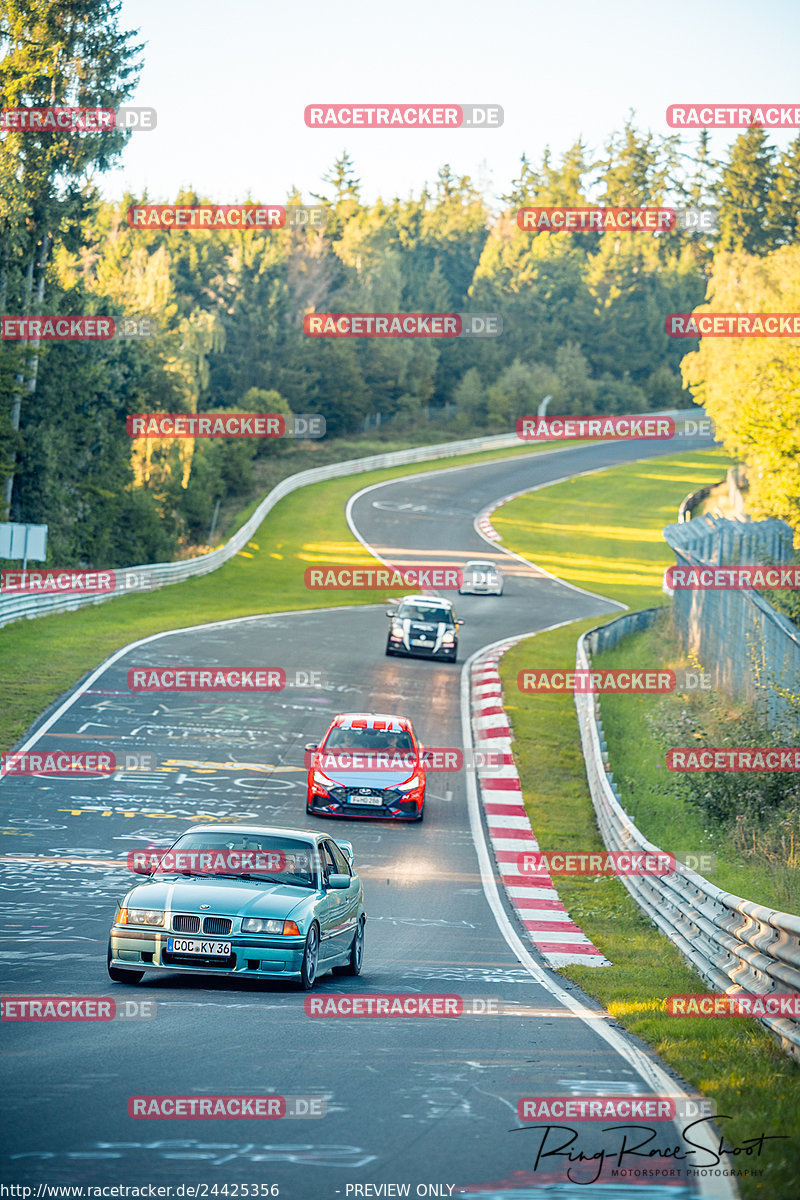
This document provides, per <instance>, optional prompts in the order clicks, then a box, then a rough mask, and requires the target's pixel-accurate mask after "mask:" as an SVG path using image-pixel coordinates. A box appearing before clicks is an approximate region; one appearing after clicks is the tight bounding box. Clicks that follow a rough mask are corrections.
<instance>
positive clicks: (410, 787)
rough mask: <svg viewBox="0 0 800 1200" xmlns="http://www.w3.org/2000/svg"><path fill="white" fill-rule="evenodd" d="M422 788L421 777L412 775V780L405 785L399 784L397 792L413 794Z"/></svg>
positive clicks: (408, 780)
mask: <svg viewBox="0 0 800 1200" xmlns="http://www.w3.org/2000/svg"><path fill="white" fill-rule="evenodd" d="M421 787H422V780H421V779H420V777H419V775H412V776H411V778H410V779H407V780H406V782H405V783H399V784H398V785H397V790H398V792H413V791H414V789H415V788H421Z"/></svg>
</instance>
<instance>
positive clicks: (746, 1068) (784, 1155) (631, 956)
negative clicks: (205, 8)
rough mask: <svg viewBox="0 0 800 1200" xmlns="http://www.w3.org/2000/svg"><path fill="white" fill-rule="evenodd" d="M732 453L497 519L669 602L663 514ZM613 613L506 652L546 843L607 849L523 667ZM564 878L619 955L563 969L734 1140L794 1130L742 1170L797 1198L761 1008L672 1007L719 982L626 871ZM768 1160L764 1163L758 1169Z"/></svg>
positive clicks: (787, 1098)
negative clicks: (632, 885) (711, 1108)
mask: <svg viewBox="0 0 800 1200" xmlns="http://www.w3.org/2000/svg"><path fill="white" fill-rule="evenodd" d="M726 465H727V460H726V459H725V458H724V456H723V455H722V454H720V453H719V452H707V453H706V452H704V453H700V454H688V455H681V456H676V457H674V458H669V459H661V460H659V461H658V462H657V463H652V462H649V463H631V464H627V465H625V466H622V467H616V468H612V469H611V470H608V471H605V472H603V473H602V474H599V475H595V476H585V477H583V478H579V479H574V480H571V481H569V482H566V483H563V484H555V485H553V486H552V487H549V488H545V489H542V490H541V491H539V492H535V493H532V494H531V495H529V496H523V497H520V498H519V499H518V500H514V501H511V502H510V503H509V504H507V505H505V506H504V507H503V508H502V509H499V510H498V511H497V512H496V513H495V514H494V516H493V518H492V523H493V524H494V526H495V528H496V529H497V530H498V532H499V533H501V534H502V536H503V539H504V545H505V546H507V547H508V548H510V549H513V550H515V551H517V552H518V553H520V554H523V555H525V556H526V557H529V558H531V559H532V560H533V561H534V562H537V563H539V564H540V565H542V566H544V567H547V569H548V570H551V571H554V572H555V573H557V574H559V575H561V576H562V578H565V579H568V580H569V581H570V582H572V583H576V584H578V585H579V586H583V587H588V588H591V589H592V590H596V591H599V592H601V593H602V594H604V595H607V596H609V597H611V598H613V599H615V600H620V601H622V602H623V603H625V604H628V605H629V606H630V607H631V608H635V609H638V608H647V607H651V606H653V605H658V604H663V603H665V602H666V597H664V595H663V593H662V592H661V578H662V573H663V570H664V568H665V567H666V566H667V565H668V564H669V563H670V561H671V553H670V551H669V548H668V547H667V545H666V543H665V542H664V541H663V538H662V536H661V529H662V527H663V526H664V525H666V524H669V523H670V522H672V521H674V520H675V516H676V513H677V509H678V505H679V503H680V501H681V500H682V499H683V497H684V496H685V495H686V494H687V492H689V491H691V490H692V489H693V488H697V487H700V486H701V485H703V484H705V483H710V482H712V481H713V480H715V479H719V477H720V475H721V474H722V473H723V472H724V468H725V466H726ZM608 619H611V618H608ZM600 623H602V622H601V621H598V620H597V619H593V620H588V621H581V622H576V623H575V624H574V625H570V626H567V627H565V628H563V629H556V630H553V631H551V632H550V633H543V634H539V635H537V637H536V638H534V639H530V640H528V641H526V642H522V643H520V644H519V645H518V646H516V647H514V648H513V649H512V650H510V651H509V652H508V653H507V654H506V655H505V656H504V657H503V659H502V661H501V675H502V678H503V683H504V690H505V696H506V700H505V707H506V710H507V712H508V714H509V717H510V718H511V723H512V726H513V728H514V735H515V739H516V741H515V756H516V759H517V764H518V768H519V772H520V778H521V780H522V788H523V796H524V799H525V805H526V809H527V811H528V814H529V816H530V818H531V824H532V826H533V829H534V831H535V833H536V836H537V839H538V840H539V843H540V844H541V846H542V848H543V849H544V850H583V851H586V850H600V849H602V848H603V844H602V841H601V839H600V835H599V833H598V830H597V825H596V822H595V818H594V809H593V807H592V802H591V796H590V794H589V788H588V784H587V782H586V773H585V769H584V764H583V756H582V753H581V745H580V736H579V733H578V726H577V720H576V716H575V706H574V701H573V698H572V696H571V695H549V696H543V695H541V694H530V695H528V694H526V695H523V694H522V693H520V692H519V691H518V690H517V687H516V677H517V673H518V672H519V671H520V670H522V669H523V668H526V667H527V668H531V667H537V668H538V667H562V668H563V667H570V666H573V665H574V662H575V643H576V640H577V638H578V636H579V635H580V633H582V632H583V631H584V630H586V629H589V628H592V626H594V625H597V624H600ZM626 699H633V698H632V697H631V698H626ZM612 765H614V766H615V765H616V764H615V763H614V762H613V759H612ZM543 767H546V769H543ZM682 848H685V847H682ZM555 884H556V886H557V888H558V891H559V894H560V896H561V899H562V900H563V902H564V903H565V904H566V906H567V908H568V909H569V911H570V914H571V915H572V917H573V919H574V920H575V921H577V922H578V924H579V925H580V926H581V928H582V929H583V930H584V932H585V933H586V934H587V936H588V937H590V938H591V939H592V941H593V942H594V943H595V945H596V946H598V947H599V949H600V950H602V951H603V953H604V954H605V955H606V957H607V958H609V959H610V960H611V962H612V963H613V966H610V967H606V968H596V967H595V968H591V967H580V966H577V967H568V968H564V970H563V974H565V975H566V976H568V977H569V978H570V979H572V980H574V981H575V982H577V983H579V984H580V985H581V987H583V988H584V989H585V990H586V991H587V992H588V993H589V994H590V995H592V996H595V997H596V998H597V999H598V1000H599V1001H600V1002H601V1003H602V1004H603V1005H604V1006H605V1007H606V1008H607V1009H608V1011H609V1012H610V1013H611V1014H612V1016H614V1017H615V1018H616V1019H617V1020H618V1021H619V1022H620V1024H622V1025H624V1026H625V1028H626V1029H629V1030H630V1031H631V1032H632V1033H633V1034H635V1035H637V1036H638V1037H640V1038H642V1040H643V1041H645V1042H647V1043H648V1044H649V1045H650V1046H652V1047H653V1049H654V1050H655V1051H656V1053H658V1054H659V1056H660V1057H661V1058H662V1060H663V1061H664V1062H665V1063H667V1064H668V1065H669V1066H670V1067H671V1068H672V1069H673V1070H675V1071H677V1072H678V1073H679V1074H680V1075H681V1076H682V1077H683V1078H684V1079H685V1080H687V1081H688V1082H689V1084H691V1085H692V1086H693V1087H695V1088H697V1089H698V1090H699V1091H700V1092H702V1093H703V1094H704V1095H705V1096H707V1097H709V1098H711V1099H713V1100H715V1101H716V1104H717V1112H718V1113H719V1114H725V1115H726V1116H729V1117H730V1120H727V1121H724V1122H722V1121H720V1123H719V1124H720V1127H721V1128H722V1127H724V1131H725V1139H726V1145H727V1146H740V1145H742V1143H743V1142H745V1140H746V1139H748V1138H756V1137H758V1136H759V1135H760V1134H761V1133H762V1132H764V1133H766V1134H768V1135H770V1136H778V1135H780V1136H783V1137H786V1138H787V1140H786V1141H776V1142H769V1143H767V1145H766V1149H765V1151H764V1153H763V1154H762V1155H761V1157H760V1158H756V1157H755V1156H750V1157H747V1158H745V1155H744V1154H742V1155H740V1156H738V1158H737V1165H741V1169H742V1170H747V1171H750V1172H751V1174H749V1175H746V1176H743V1177H742V1178H739V1179H737V1180H736V1182H737V1184H738V1186H739V1188H740V1190H741V1194H742V1196H743V1197H744V1198H745V1200H750V1198H751V1197H755V1196H766V1195H769V1196H770V1197H775V1198H776V1200H793V1198H794V1197H796V1196H797V1179H798V1177H800V1144H798V1141H797V1137H796V1130H797V1119H798V1112H800V1065H798V1064H797V1063H796V1062H794V1061H792V1060H790V1059H788V1058H787V1057H786V1056H785V1055H784V1054H783V1053H782V1052H781V1050H780V1049H779V1047H778V1045H777V1043H776V1042H775V1041H774V1040H773V1038H772V1037H771V1036H770V1035H769V1034H768V1033H767V1032H766V1030H764V1029H763V1028H762V1027H761V1026H760V1025H757V1024H756V1023H754V1022H752V1021H746V1020H743V1019H725V1020H714V1019H694V1018H684V1019H675V1018H671V1017H668V1016H666V1014H665V1011H664V999H665V997H667V996H669V995H673V994H679V993H686V992H689V993H691V992H705V991H707V990H708V989H707V987H706V985H705V984H704V983H703V982H702V981H701V980H700V977H699V976H698V975H697V973H696V972H695V971H694V970H693V969H692V968H690V967H689V966H688V965H687V964H686V963H685V961H684V959H683V958H682V957H681V955H680V954H679V952H678V950H677V949H676V948H675V947H674V946H673V945H672V943H671V942H669V941H668V940H667V939H666V938H664V937H663V936H662V935H661V934H660V933H658V931H657V930H656V929H655V928H654V927H653V926H652V925H651V923H650V922H649V921H648V920H647V918H646V917H645V916H644V915H643V914H642V913H641V911H640V909H639V908H638V906H637V905H636V904H635V902H634V901H633V900H632V899H631V898H630V897H629V895H628V893H627V892H626V890H625V888H624V887H623V886H622V884H621V883H620V881H619V880H617V879H613V878H608V877H606V878H600V879H595V878H591V877H577V876H560V877H556V879H555ZM743 1160H744V1161H743ZM758 1170H763V1172H764V1174H763V1175H761V1176H757V1175H755V1174H754V1173H753V1172H755V1171H758Z"/></svg>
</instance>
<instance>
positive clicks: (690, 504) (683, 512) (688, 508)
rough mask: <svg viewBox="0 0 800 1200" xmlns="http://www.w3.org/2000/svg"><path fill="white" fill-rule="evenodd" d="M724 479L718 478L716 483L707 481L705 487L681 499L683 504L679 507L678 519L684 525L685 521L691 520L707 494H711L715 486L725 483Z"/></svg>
mask: <svg viewBox="0 0 800 1200" xmlns="http://www.w3.org/2000/svg"><path fill="white" fill-rule="evenodd" d="M724 482H725V480H724V479H718V480H717V482H716V483H707V484H706V485H705V487H701V488H698V489H697V491H696V492H690V493H689V495H688V496H687V497H686V498H685V499H684V500H682V501H681V506H680V508H679V509H678V521H679V522H680V524H681V525H682V524H683V523H684V521H691V519H692V516H693V514H694V510H695V509H696V508H697V506H698V505H699V504H702V502H703V501H704V500H705V498H706V496H710V495H711V493H712V492H713V490H714V488H715V487H719V485H720V484H721V483H724Z"/></svg>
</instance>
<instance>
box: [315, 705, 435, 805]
mask: <svg viewBox="0 0 800 1200" xmlns="http://www.w3.org/2000/svg"><path fill="white" fill-rule="evenodd" d="M422 756H423V747H422V746H421V745H420V744H419V742H418V741H417V738H416V735H415V733H414V728H413V726H412V724H411V722H410V721H409V720H408V718H407V717H395V716H389V715H387V714H386V713H339V715H338V716H337V717H334V719H333V721H332V722H331V724H330V726H329V728H328V731H327V732H326V734H325V737H324V738H323V739H322V742H320V743H317V742H309V743H308V745H307V746H306V763H307V765H308V767H309V771H308V798H307V801H306V812H308V813H312V814H313V815H315V816H318V817H362V818H366V819H367V820H376V819H384V820H385V819H387V818H390V819H392V820H395V821H421V820H422V818H423V813H424V806H425V786H426V783H427V776H426V771H425V764H424V762H423V757H422Z"/></svg>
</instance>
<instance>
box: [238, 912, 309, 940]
mask: <svg viewBox="0 0 800 1200" xmlns="http://www.w3.org/2000/svg"><path fill="white" fill-rule="evenodd" d="M242 933H277V934H284V933H285V934H288V935H289V936H290V937H297V936H298V934H299V933H300V930H299V929H298V928H297V926H296V925H295V923H294V921H275V920H272V919H271V918H270V919H269V920H267V919H266V918H265V917H245V918H244V920H243V921H242Z"/></svg>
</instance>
